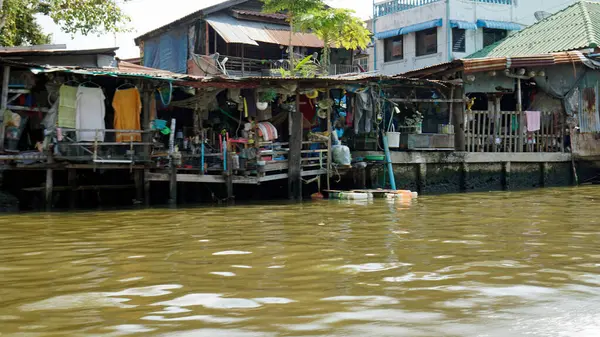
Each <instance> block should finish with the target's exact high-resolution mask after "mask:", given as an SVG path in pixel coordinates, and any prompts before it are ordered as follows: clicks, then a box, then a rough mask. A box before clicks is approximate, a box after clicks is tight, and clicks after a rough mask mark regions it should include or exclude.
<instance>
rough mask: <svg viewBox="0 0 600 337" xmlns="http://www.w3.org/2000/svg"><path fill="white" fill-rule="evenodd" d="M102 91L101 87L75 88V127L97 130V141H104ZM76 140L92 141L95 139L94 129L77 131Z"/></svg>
mask: <svg viewBox="0 0 600 337" xmlns="http://www.w3.org/2000/svg"><path fill="white" fill-rule="evenodd" d="M105 114H106V107H105V106H104V93H103V92H102V89H101V88H88V87H82V86H80V87H79V88H78V89H77V123H76V124H77V125H76V127H77V129H84V130H99V132H98V137H97V138H98V139H97V140H98V141H104V130H105V129H106V125H105V123H104V115H105ZM77 140H78V141H84V142H93V141H95V140H96V131H80V132H77Z"/></svg>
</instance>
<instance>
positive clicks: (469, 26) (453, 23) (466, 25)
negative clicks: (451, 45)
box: [450, 20, 477, 30]
mask: <svg viewBox="0 0 600 337" xmlns="http://www.w3.org/2000/svg"><path fill="white" fill-rule="evenodd" d="M450 27H452V28H458V29H465V30H477V24H476V23H474V22H467V21H462V20H450Z"/></svg>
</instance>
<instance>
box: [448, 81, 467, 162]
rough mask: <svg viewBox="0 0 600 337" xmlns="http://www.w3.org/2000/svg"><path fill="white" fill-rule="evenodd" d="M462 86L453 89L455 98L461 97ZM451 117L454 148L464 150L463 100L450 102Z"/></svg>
mask: <svg viewBox="0 0 600 337" xmlns="http://www.w3.org/2000/svg"><path fill="white" fill-rule="evenodd" d="M463 92H464V90H463V87H458V88H455V89H454V93H453V94H454V97H452V98H455V99H459V98H463ZM451 116H452V119H451V122H450V124H451V125H454V149H455V150H456V151H461V152H462V151H465V150H466V146H465V102H462V103H453V104H452V114H451Z"/></svg>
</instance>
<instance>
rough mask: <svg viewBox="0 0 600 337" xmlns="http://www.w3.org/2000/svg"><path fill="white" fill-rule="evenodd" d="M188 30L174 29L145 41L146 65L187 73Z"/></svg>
mask: <svg viewBox="0 0 600 337" xmlns="http://www.w3.org/2000/svg"><path fill="white" fill-rule="evenodd" d="M187 59H188V39H187V30H186V29H185V28H184V29H174V30H170V31H168V32H165V33H163V34H162V35H160V36H157V37H155V38H152V39H150V40H147V41H146V42H144V66H145V67H150V68H156V69H162V70H168V71H171V72H174V73H180V74H185V73H187Z"/></svg>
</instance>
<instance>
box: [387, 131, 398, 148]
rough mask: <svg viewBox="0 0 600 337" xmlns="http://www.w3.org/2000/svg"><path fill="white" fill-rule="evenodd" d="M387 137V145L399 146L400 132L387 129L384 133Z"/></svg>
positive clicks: (391, 146)
mask: <svg viewBox="0 0 600 337" xmlns="http://www.w3.org/2000/svg"><path fill="white" fill-rule="evenodd" d="M386 135H387V138H388V146H389V147H390V148H395V149H397V148H399V147H400V132H393V131H389V132H387V133H386Z"/></svg>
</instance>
